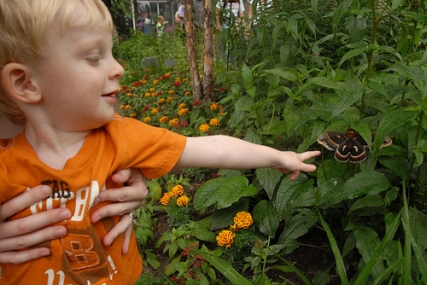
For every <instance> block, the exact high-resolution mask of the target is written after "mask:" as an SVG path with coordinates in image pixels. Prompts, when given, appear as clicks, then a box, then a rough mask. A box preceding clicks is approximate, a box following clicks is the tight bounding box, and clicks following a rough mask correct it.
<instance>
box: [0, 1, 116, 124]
mask: <svg viewBox="0 0 427 285" xmlns="http://www.w3.org/2000/svg"><path fill="white" fill-rule="evenodd" d="M79 3H81V4H83V6H84V7H85V10H86V12H85V13H84V14H83V15H82V14H81V13H78V12H77V11H79V10H78V9H80V7H81V6H80V5H79ZM76 15H78V16H76ZM54 23H55V24H56V23H59V25H61V26H59V29H60V32H61V33H65V32H66V30H67V29H69V28H71V27H92V26H94V25H100V24H101V25H102V26H106V27H107V28H109V29H111V32H112V33H113V32H114V25H113V21H112V19H111V15H110V13H109V11H108V9H107V7H106V6H105V4H104V3H103V2H102V1H101V0H0V70H1V69H2V68H3V67H4V66H5V65H6V64H8V63H11V62H17V63H26V62H29V61H31V60H34V59H36V58H38V57H44V56H46V54H45V53H44V51H43V44H44V39H45V36H46V33H47V31H48V30H49V29H52V28H53V24H54ZM0 113H1V114H3V115H4V116H5V117H6V118H8V119H9V120H10V121H11V122H13V123H15V124H24V123H25V116H24V114H23V113H22V112H21V110H20V109H19V108H18V106H16V104H15V103H14V102H13V101H12V100H11V99H10V98H9V97H8V96H7V94H5V92H4V90H3V88H2V86H1V84H0Z"/></svg>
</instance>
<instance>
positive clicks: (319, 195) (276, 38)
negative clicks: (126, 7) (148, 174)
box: [117, 0, 427, 284]
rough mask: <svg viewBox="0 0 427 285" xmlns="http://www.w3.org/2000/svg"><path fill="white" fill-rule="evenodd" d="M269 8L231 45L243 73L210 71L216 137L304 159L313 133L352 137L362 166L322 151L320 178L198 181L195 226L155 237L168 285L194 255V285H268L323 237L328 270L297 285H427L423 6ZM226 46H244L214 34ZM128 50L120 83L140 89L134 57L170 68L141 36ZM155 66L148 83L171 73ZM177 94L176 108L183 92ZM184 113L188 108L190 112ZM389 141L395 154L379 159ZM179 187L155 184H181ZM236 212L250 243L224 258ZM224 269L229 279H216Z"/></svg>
mask: <svg viewBox="0 0 427 285" xmlns="http://www.w3.org/2000/svg"><path fill="white" fill-rule="evenodd" d="M254 2H255V3H257V2H258V1H256V0H255V1H254ZM273 3H274V6H273V7H274V8H273V9H272V10H271V11H269V12H268V13H261V14H260V15H257V16H258V17H259V18H258V24H257V29H256V33H252V34H251V35H249V36H246V37H244V38H245V39H246V43H245V45H244V46H242V47H241V48H240V49H239V46H241V45H240V43H239V44H236V45H233V46H234V49H233V50H232V53H236V54H242V53H243V54H244V55H245V56H244V57H236V65H237V66H239V67H240V68H239V69H237V70H236V68H235V67H233V70H231V68H230V69H225V68H224V65H223V64H220V65H218V66H217V71H216V85H217V89H218V90H220V89H221V90H222V91H224V92H223V93H219V94H218V98H217V99H218V100H217V101H216V102H215V103H217V104H218V105H221V106H222V108H223V110H224V113H223V114H222V116H221V124H222V128H221V129H222V130H224V131H225V132H226V133H228V134H233V135H235V136H238V137H241V138H244V139H245V140H248V141H252V142H255V143H263V144H266V145H270V146H273V147H276V148H279V149H292V150H296V151H305V150H307V149H319V148H320V146H319V145H318V144H317V143H316V139H317V137H318V136H319V135H320V134H321V133H323V132H325V131H345V130H346V129H347V128H349V127H351V128H353V129H355V130H356V131H358V132H359V134H360V135H361V136H362V137H363V138H364V139H365V141H367V142H368V144H369V153H368V159H367V160H366V161H365V162H362V163H360V164H351V163H348V164H342V163H339V162H337V161H336V160H334V158H333V153H332V152H330V151H328V150H326V149H323V152H322V153H323V154H322V157H321V158H320V159H318V160H317V161H316V162H315V163H317V164H318V171H317V172H316V173H314V174H311V175H307V174H301V175H300V177H299V178H298V179H297V180H295V181H290V180H289V179H288V178H286V177H284V176H282V175H281V174H280V173H278V172H275V171H273V170H270V169H260V170H256V171H246V172H237V171H224V170H221V171H220V172H219V177H218V178H215V179H213V180H209V181H207V182H206V183H204V184H203V185H202V186H201V187H200V188H198V190H197V192H196V194H195V196H194V197H192V201H191V203H190V204H189V205H188V207H191V211H189V212H190V213H193V214H194V213H197V215H193V216H191V218H190V222H186V223H183V224H181V225H175V227H174V228H173V230H172V231H171V233H170V234H169V236H168V237H167V238H166V237H165V238H163V239H162V242H164V243H165V244H168V247H165V248H166V249H165V252H168V254H169V258H170V264H171V266H170V267H168V268H169V269H168V270H166V271H165V272H166V275H168V276H174V278H178V279H179V278H184V280H186V282H187V283H186V284H193V283H191V282H193V281H191V280H195V279H194V275H193V276H190V275H189V274H188V272H189V270H190V268H194V264H195V263H194V262H195V261H197V260H199V259H198V258H199V257H203V258H204V259H203V261H202V262H200V264H201V265H200V268H201V269H200V270H199V271H198V273H197V274H198V275H196V277H197V278H200V280H197V282H202V283H204V284H216V283H217V282H220V281H219V280H218V277H217V275H215V274H214V273H213V271H212V270H210V269H209V268H215V269H218V270H220V271H221V272H222V273H223V275H224V276H225V277H226V278H227V280H229V281H228V282H230V283H231V284H245V283H236V282H244V281H242V279H240V278H242V276H243V275H241V274H245V275H244V276H245V278H244V279H246V280H251V282H252V283H254V284H271V283H269V282H273V280H271V277H270V276H268V272H267V268H268V267H269V266H273V264H278V263H280V264H284V265H287V267H286V270H292V271H294V272H298V269H297V268H295V267H292V266H291V265H292V264H291V265H289V264H287V263H286V260H282V259H281V257H282V256H283V255H285V254H287V253H290V252H292V251H293V250H295V249H296V248H298V247H300V246H303V245H301V242H300V238H301V237H303V236H305V235H308V234H310V233H312V232H313V231H314V230H315V229H316V228H321V229H323V231H325V234H326V235H327V238H328V240H329V246H330V247H329V253H330V255H329V256H330V258H332V259H333V260H334V261H335V264H334V266H332V267H329V268H325V270H323V271H319V272H317V276H316V277H314V278H313V279H312V280H308V279H307V278H305V277H304V276H300V278H301V280H302V282H303V283H304V284H327V282H328V281H330V280H331V276H333V275H338V276H339V279H340V281H339V284H384V283H388V284H427V259H426V247H427V241H426V239H425V235H426V226H427V216H426V193H425V191H426V178H427V176H426V173H427V172H426V164H425V163H424V162H425V153H426V152H427V140H426V127H427V124H426V118H425V113H426V110H427V104H426V102H427V99H426V98H427V82H426V78H427V77H426V69H425V65H426V59H427V53H426V52H425V44H426V42H425V32H426V28H425V21H426V13H425V12H426V4H425V3H424V2H416V1H403V0H394V1H375V0H371V1H358V0H353V1H350V0H343V1H327V0H325V1H316V0H313V1H311V2H307V1H282V0H274V1H273ZM234 32H235V33H241V30H236V31H234ZM221 37H228V38H227V39H228V40H229V41H233V40H238V41H239V42H240V41H241V40H242V35H241V34H227V35H221V36H217V38H221ZM131 41H135V42H138V41H141V43H142V42H143V44H142V45H141V44H140V45H139V47H138V48H137V47H136V45H133V44H131V43H132V42H125V43H122V44H120V45H119V46H118V47H117V54H118V55H119V56H121V57H122V58H123V57H125V55H126V56H127V58H125V59H126V62H128V63H129V66H128V67H129V72H130V73H129V74H130V76H128V77H125V78H124V80H125V81H126V80H127V81H128V82H124V84H125V85H131V84H132V81H137V80H139V79H142V78H143V76H144V72H145V71H141V69H140V68H138V67H137V66H138V65H137V63H138V61H139V60H140V59H141V56H147V55H142V53H145V52H147V53H149V52H150V50H151V49H152V50H153V51H155V52H154V53H157V54H158V55H159V56H163V57H165V54H164V53H163V50H166V49H168V48H169V47H170V46H169V47H168V46H167V44H165V42H163V43H160V44H159V42H158V41H156V40H153V44H152V45H150V44H149V40H148V39H145V38H143V37H136V38H135V39H131ZM135 42H133V43H135ZM174 44H176V46H177V47H175V46H174V48H171V50H174V51H175V50H178V49H179V47H180V45H179V44H178V43H177V42H174ZM142 46H144V47H143V48H142ZM156 46H157V47H161V48H156ZM132 49H135V50H134V51H133V52H129V51H130V50H132ZM139 53H141V54H139ZM170 54H171V53H170ZM167 56H169V54H168V55H166V57H167ZM174 56H175V55H174ZM176 57H177V58H178V55H176ZM181 66H184V61H183V65H177V67H179V68H178V70H180V72H184V73H185V67H181ZM162 68H165V67H161V68H160V69H161V70H160V71H158V73H157V74H159V75H164V73H165V72H168V70H166V69H162ZM132 71H134V72H135V74H134V75H132ZM127 74H128V73H127ZM135 92H136V91H135ZM176 95H178V96H177V97H176V99H177V100H184V99H183V98H184V97H182V96H181V95H183V94H180V93H179V92H177V93H176ZM127 98H132V99H133V100H134V101H133V102H127V104H130V105H133V106H136V104H140V105H141V104H142V105H144V104H145V103H141V102H144V101H142V99H143V98H141V97H138V96H136V97H135V96H133V97H132V96H131V97H127ZM127 100H130V99H127ZM177 104H178V105H179V103H177ZM186 104H187V106H191V107H190V108H191V110H194V102H193V104H191V102H187V103H186ZM208 106H210V105H209V104H207V105H206V106H205V107H204V111H203V112H202V111H200V112H199V113H197V116H195V117H193V125H192V126H193V127H192V129H191V131H189V132H188V134H191V135H193V134H197V128H198V127H199V126H200V124H201V123H202V122H200V121H199V122H197V120H198V119H200V118H202V120H205V121H204V122H203V123H207V122H208V120H210V119H211V116H212V115H213V114H209V112H211V110H210V109H209V107H208ZM202 109H203V108H202ZM141 118H142V117H141ZM190 121H191V119H190ZM372 133H375V136H374V138H373V136H372ZM198 134H201V133H198ZM387 135H388V136H390V137H391V138H392V139H393V145H392V146H390V147H388V148H383V149H380V145H381V142H382V140H383V139H384V138H385V137H386V136H387ZM174 179H177V178H176V177H166V178H164V179H161V180H159V181H156V183H159V185H167V183H171V184H178V182H177V183H174V182H176V181H175V180H174ZM181 179H184V180H185V179H186V178H181ZM171 181H172V182H171ZM156 203H157V204H156ZM148 205H154V206H152V207H153V208H152V209H151V210H150V207H151V206H147V208H146V209H145V210H141V213H145V214H144V215H146V214H147V211H148V212H149V213H151V214H152V215H155V214H154V213H155V211H156V210H159V211H161V210H163V211H166V209H167V208H166V209H165V207H164V206H159V205H158V202H156V199H152V200H151V202H150V203H148ZM156 207H159V208H156ZM150 211H152V212H150ZM239 211H248V212H250V213H251V214H252V216H253V218H254V225H253V226H251V228H250V231H249V232H250V234H248V235H247V236H245V237H244V238H243V239H242V240H241V241H239V242H236V241H237V238H236V240H235V243H234V244H233V245H231V246H230V247H229V248H226V247H217V246H216V245H215V240H213V239H212V235H211V234H209V233H212V232H213V233H218V232H219V231H220V230H221V229H224V228H227V227H229V226H230V225H231V224H232V217H233V216H234V215H235V214H236V213H237V212H239ZM169 214H170V215H174V214H176V215H178V213H173V212H169ZM141 215H143V214H141ZM195 217H197V219H198V220H195V219H194V218H195ZM200 217H203V219H202V218H200ZM199 218H200V219H199ZM140 227H143V225H142V224H141V225H140ZM253 236H255V237H256V238H254V239H252V237H253ZM143 244H144V243H143ZM172 244H175V245H174V246H172ZM189 244H196V246H193V248H192V249H191V250H193V251H192V252H197V254H199V255H200V256H199V257H197V254H195V253H194V254H193V255H190V256H191V257H190V258H188V257H185V258H184V257H183V256H182V252H184V251H185V250H186V249H187V248H188V246H189ZM158 246H162V245H161V244H158ZM233 246H236V247H237V246H243V247H248V248H250V250H247V251H245V253H246V256H245V257H244V260H245V262H244V263H243V264H242V263H239V262H238V261H237V260H241V259H239V258H238V257H239V256H238V255H237V254H238V253H237V251H233ZM171 247H172V249H171ZM148 250H149V249H146V250H145V251H144V252H146V254H147V253H149V251H148ZM171 250H172V251H171ZM191 250H190V251H191ZM147 256H149V255H147ZM146 260H147V261H148V260H149V259H148V258H147V257H146ZM199 261H200V260H199ZM224 262H229V263H231V264H232V266H233V268H234V269H233V270H230V271H226V270H224V271H223V270H222V269H223V268H224ZM203 264H204V265H203ZM178 265H179V266H178ZM172 268H175V270H173V269H172ZM282 269H283V268H282ZM283 270H284V271H286V270H285V269H283ZM217 272H218V271H217ZM248 272H250V274H249V273H248ZM239 276H240V277H239ZM233 278H236V279H233ZM178 279H177V280H178ZM221 280H223V279H221ZM233 280H234V281H233ZM159 282H160V281H159ZM194 282H196V281H194ZM221 282H227V281H224V280H223V281H221ZM275 282H279V281H277V280H275ZM285 282H286V281H285Z"/></svg>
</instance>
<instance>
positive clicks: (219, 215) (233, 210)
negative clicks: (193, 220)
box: [210, 198, 249, 231]
mask: <svg viewBox="0 0 427 285" xmlns="http://www.w3.org/2000/svg"><path fill="white" fill-rule="evenodd" d="M248 208H249V199H248V198H242V199H240V200H239V201H238V202H236V203H234V204H233V205H231V207H228V208H224V209H219V210H216V211H215V212H214V213H213V214H212V220H211V227H210V230H211V231H215V230H218V229H222V228H227V227H229V226H230V225H232V224H233V222H234V216H235V215H236V214H237V213H238V212H240V211H247V210H248Z"/></svg>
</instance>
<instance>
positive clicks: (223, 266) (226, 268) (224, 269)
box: [193, 248, 252, 285]
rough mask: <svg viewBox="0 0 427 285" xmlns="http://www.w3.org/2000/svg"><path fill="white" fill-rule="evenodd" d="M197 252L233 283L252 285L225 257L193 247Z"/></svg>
mask: <svg viewBox="0 0 427 285" xmlns="http://www.w3.org/2000/svg"><path fill="white" fill-rule="evenodd" d="M193 250H194V251H195V252H196V253H197V254H199V255H200V256H202V257H203V258H204V259H206V261H207V262H209V263H210V264H211V265H212V266H213V267H215V268H216V269H217V270H218V271H219V272H221V274H222V275H224V276H225V277H226V278H227V279H228V280H229V281H230V282H231V284H239V285H251V284H252V283H251V282H250V281H248V280H247V279H245V278H244V277H243V276H242V275H240V274H239V273H238V272H237V271H236V270H235V269H234V268H233V266H232V265H231V264H229V263H228V262H227V261H225V260H224V259H221V258H219V257H216V256H214V255H212V254H211V253H209V252H205V251H201V250H199V249H197V248H194V249H193Z"/></svg>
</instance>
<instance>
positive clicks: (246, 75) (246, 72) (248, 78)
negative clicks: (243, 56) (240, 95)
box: [242, 64, 253, 86]
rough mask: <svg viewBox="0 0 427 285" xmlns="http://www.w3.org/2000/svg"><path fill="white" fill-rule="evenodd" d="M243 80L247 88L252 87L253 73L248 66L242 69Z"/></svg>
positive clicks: (244, 65)
mask: <svg viewBox="0 0 427 285" xmlns="http://www.w3.org/2000/svg"><path fill="white" fill-rule="evenodd" d="M242 78H243V82H244V83H245V85H246V86H250V85H252V80H253V79H252V72H251V70H250V69H249V67H248V66H247V65H246V64H243V67H242Z"/></svg>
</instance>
